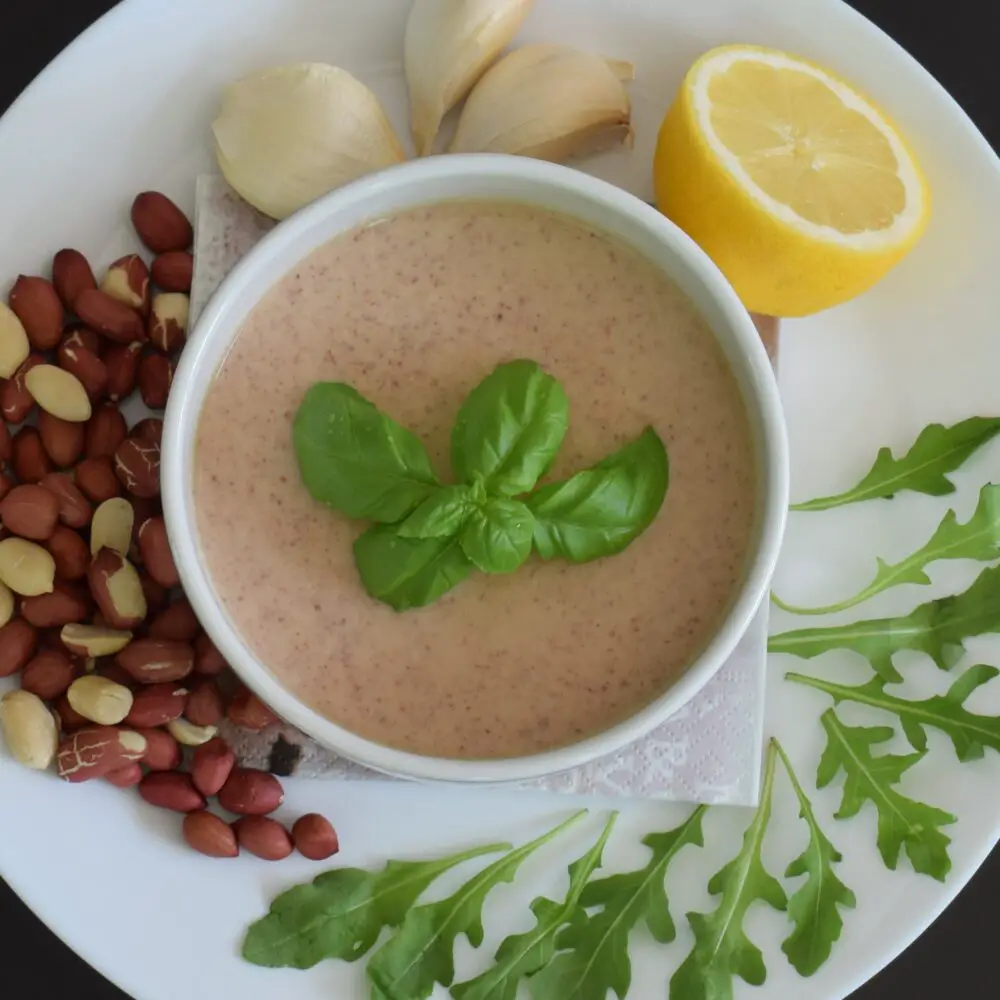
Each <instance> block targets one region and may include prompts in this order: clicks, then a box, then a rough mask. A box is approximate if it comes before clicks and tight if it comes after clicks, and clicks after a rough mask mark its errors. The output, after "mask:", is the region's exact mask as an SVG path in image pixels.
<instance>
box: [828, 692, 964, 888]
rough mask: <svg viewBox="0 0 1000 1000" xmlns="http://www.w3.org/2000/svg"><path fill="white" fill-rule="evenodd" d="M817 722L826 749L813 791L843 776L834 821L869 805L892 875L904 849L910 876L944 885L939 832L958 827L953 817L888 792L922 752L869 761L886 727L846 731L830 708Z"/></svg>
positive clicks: (944, 853)
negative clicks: (952, 825)
mask: <svg viewBox="0 0 1000 1000" xmlns="http://www.w3.org/2000/svg"><path fill="white" fill-rule="evenodd" d="M820 721H821V722H822V723H823V728H824V729H825V730H826V735H827V744H826V749H825V750H824V751H823V756H822V758H821V759H820V762H819V772H818V774H817V776H816V787H817V788H825V787H826V786H827V785H829V784H830V782H831V781H833V779H834V778H835V777H836V776H837V773H838V772H839V771H841V770H843V772H844V774H845V775H846V780H845V782H844V795H843V799H842V801H841V803H840V809H838V810H837V812H836V814H835V815H836V818H837V819H850V818H851V817H852V816H857V814H858V813H859V812H860V811H861V807H862V806H863V805H864V804H865V802H867V801H871V802H872V803H874V805H875V808H876V809H877V810H878V849H879V853H880V854H881V855H882V861H883V862H884V863H885V866H886V868H890V869H892V870H893V871H895V869H896V865H897V863H898V862H899V852H900V851H901V850H904V849H905V851H906V854H907V856H908V857H909V859H910V863H911V864H912V865H913V868H914V871H918V872H920V873H921V874H922V875H930V876H931V877H932V878H935V879H937V880H938V881H939V882H943V881H944V880H945V877H946V876H947V874H948V872H949V871H951V858H950V857H949V856H948V845H949V844H950V843H951V838H949V837H948V836H947V835H946V834H944V833H942V832H941V830H940V827H942V826H947V825H949V824H950V823H955V822H957V821H956V818H955V817H954V816H952V815H951V813H946V812H944V810H942V809H936V808H935V807H934V806H929V805H926V804H925V803H923V802H916V801H914V800H913V799H908V798H906V797H905V796H904V795H901V794H900V793H899V792H897V791H896V790H895V789H894V788H893V787H892V786H893V785H895V784H897V783H898V782H899V780H900V779H901V778H902V776H903V775H904V774H905V773H906V772H907V771H908V770H909V769H910V768H911V767H913V765H914V764H916V763H918V762H919V761H920V760H922V759H923V757H924V754H925V753H926V751H922V752H919V753H912V754H905V755H901V754H884V755H883V756H881V757H874V756H872V752H871V748H872V747H873V746H876V745H877V744H879V743H884V742H885V741H886V740H889V739H892V736H893V731H892V728H891V727H889V726H877V727H873V728H856V727H851V726H845V725H844V724H843V723H842V722H841V721H840V719H838V718H837V715H836V713H835V712H834V711H833V709H832V708H830V709H827V710H826V711H825V712H824V713H823V716H822V718H821V720H820Z"/></svg>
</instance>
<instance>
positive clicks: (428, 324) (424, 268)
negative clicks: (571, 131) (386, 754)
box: [195, 202, 756, 758]
mask: <svg viewBox="0 0 1000 1000" xmlns="http://www.w3.org/2000/svg"><path fill="white" fill-rule="evenodd" d="M514 358H530V359H532V360H534V361H537V362H538V363H539V364H541V365H542V367H543V368H545V369H546V371H548V372H550V373H551V374H552V375H554V376H555V377H556V378H557V379H559V380H560V381H561V382H562V384H563V386H564V387H565V389H566V391H567V393H568V394H569V399H570V429H569V433H568V434H567V437H566V440H565V443H564V445H563V447H562V450H561V452H560V454H559V458H558V460H557V462H556V464H555V466H554V467H553V469H552V471H551V474H550V475H549V476H548V477H547V480H546V481H548V480H552V479H558V478H563V477H565V476H567V475H570V474H572V473H574V472H577V471H579V470H581V469H583V468H586V467H587V466H589V465H592V464H593V463H595V462H597V461H599V460H600V459H602V458H604V457H605V456H606V455H608V454H609V453H610V452H612V451H614V450H615V449H617V448H618V447H620V446H621V445H622V444H624V443H625V442H626V441H629V440H631V439H633V438H635V437H636V436H637V435H638V434H639V433H641V431H642V430H643V428H644V427H646V426H647V425H649V424H652V425H653V427H655V429H656V430H657V432H658V433H659V435H660V437H661V438H662V439H663V441H664V443H665V444H666V446H667V451H668V454H669V458H670V488H669V491H668V493H667V499H666V502H665V503H664V505H663V508H662V510H661V511H660V515H659V517H658V518H657V520H656V521H655V523H654V524H653V525H652V526H651V527H650V528H649V530H648V531H646V533H645V534H643V535H642V536H641V537H640V538H639V539H638V540H637V541H636V542H634V543H633V544H632V545H631V547H630V548H628V549H627V550H626V551H625V552H623V553H621V554H619V555H617V556H613V557H611V558H608V559H602V560H598V561H596V562H593V563H589V564H586V565H581V566H577V565H570V564H568V563H565V562H562V561H558V560H557V561H554V562H551V563H542V562H541V561H540V560H539V559H537V557H532V558H531V559H530V560H529V561H528V563H526V564H525V565H524V566H523V567H522V568H521V569H520V570H518V571H517V572H516V573H514V574H512V575H510V576H490V577H487V576H485V575H483V574H478V573H473V575H472V577H471V578H470V579H469V580H468V581H467V582H465V583H463V584H462V585H461V586H459V587H458V588H457V589H456V590H453V591H452V592H451V593H450V594H448V595H446V596H445V597H444V598H443V599H441V600H440V601H438V602H437V603H436V604H434V605H431V606H430V607H428V608H424V609H420V610H416V611H407V612H404V613H397V612H395V611H393V610H392V609H391V608H389V607H388V606H386V605H384V604H380V603H378V602H377V601H375V600H373V599H372V598H370V597H369V596H368V595H367V594H366V593H365V591H364V589H363V588H362V586H361V583H360V580H359V579H358V576H357V571H356V569H355V566H354V558H353V552H352V544H353V541H354V539H355V538H356V537H357V535H358V534H360V532H361V531H362V530H363V528H364V527H365V526H364V525H363V524H360V523H358V522H352V521H349V520H348V519H346V518H345V517H343V516H341V515H340V514H337V513H334V512H332V511H330V510H329V509H328V508H326V507H324V506H321V505H320V504H318V503H316V502H315V501H313V500H312V498H311V497H310V496H309V494H308V493H307V492H306V489H305V487H304V486H303V485H302V483H301V480H300V477H299V473H298V469H297V465H296V462H295V455H294V452H293V449H292V438H291V424H292V419H293V416H294V413H295V411H296V409H297V407H298V405H299V403H300V402H301V400H302V397H303V395H304V393H305V392H306V390H307V389H308V388H309V386H310V385H312V384H313V383H314V382H317V381H324V380H329V381H342V382H348V383H350V384H352V385H353V386H354V387H355V388H357V389H358V391H359V392H361V393H362V394H363V395H365V396H367V397H368V398H369V399H371V400H372V401H373V402H374V403H375V405H376V406H378V407H379V408H380V409H382V410H383V411H384V412H386V413H388V414H389V415H390V416H392V417H393V418H394V419H395V420H397V421H399V422H400V423H402V424H403V425H404V426H406V427H408V428H409V429H410V430H412V431H414V432H415V433H417V434H419V435H420V436H421V437H422V438H423V440H424V442H425V443H426V445H427V447H428V450H429V452H430V455H431V459H432V461H433V463H434V466H435V469H436V470H437V472H438V474H439V476H441V477H442V481H444V482H449V481H452V480H451V470H450V466H449V462H448V452H449V443H450V434H451V428H452V424H453V422H454V419H455V416H456V414H457V412H458V409H459V407H460V405H461V403H462V401H463V400H464V398H465V396H466V395H467V394H468V392H469V391H470V390H471V389H472V388H473V387H474V386H475V385H476V384H477V383H478V382H479V381H481V380H482V379H483V378H484V377H485V376H486V375H487V374H489V372H491V371H492V370H493V368H494V367H495V366H496V365H497V364H500V363H501V362H504V361H509V360H512V359H514ZM195 490H196V505H197V516H198V527H199V532H200V540H201V544H202V546H203V549H204V552H205V556H206V559H207V564H208V567H209V570H210V572H211V575H212V578H213V581H214V584H215V587H216V590H217V592H218V593H219V595H220V596H221V598H222V600H223V602H224V604H225V606H226V609H227V611H228V613H229V615H230V616H231V618H232V619H233V621H234V622H235V623H236V624H237V626H238V627H239V628H240V629H241V631H242V633H243V635H244V638H245V641H246V642H247V644H248V645H249V646H250V647H251V648H252V649H253V650H254V652H255V653H256V654H257V656H258V657H259V658H260V659H261V660H262V661H263V662H264V663H266V664H267V665H268V666H269V667H270V668H271V670H272V671H273V672H274V674H275V675H276V676H277V678H278V679H279V680H280V681H281V682H282V683H283V684H284V685H285V686H286V687H287V688H288V689H290V690H291V691H293V692H294V693H295V694H296V695H297V696H298V697H299V698H300V699H302V700H303V701H305V702H307V703H308V704H310V705H312V706H313V707H314V708H315V709H316V710H317V711H319V712H320V713H322V714H324V715H326V716H327V717H328V718H330V719H332V720H333V721H335V722H337V723H338V724H340V725H342V726H344V727H346V728H348V729H350V730H352V731H353V732H356V733H358V734H360V735H362V736H364V737H367V738H369V739H372V740H375V741H378V742H380V743H384V744H388V745H391V746H395V747H398V748H402V749H406V750H409V751H412V752H415V753H422V754H428V755H433V756H445V757H460V758H472V757H479V758H496V757H507V756H518V755H523V754H529V753H535V752H539V751H542V750H546V749H551V748H553V747H556V746H560V745H565V744H567V743H572V742H575V741H577V740H579V739H580V738H582V737H584V736H588V735H591V734H593V733H595V732H598V731H600V730H602V729H606V728H607V727H609V726H611V725H613V724H614V723H616V722H618V721H621V720H622V719H624V718H626V717H627V716H629V715H631V714H633V713H634V712H636V711H637V710H638V709H640V708H641V707H643V706H644V705H646V704H647V703H648V702H650V701H651V700H652V699H653V698H655V697H656V696H657V695H659V694H660V693H662V692H663V691H664V690H665V689H666V688H668V687H669V686H670V684H671V682H672V681H674V680H675V679H676V678H677V677H678V676H679V675H680V674H681V673H682V672H683V670H684V668H685V667H686V666H687V664H688V663H690V661H691V660H692V659H693V658H694V657H695V656H697V654H698V653H699V652H700V650H701V649H702V648H703V646H704V644H705V643H706V641H707V640H708V638H709V637H710V635H711V633H712V631H713V629H714V627H715V626H716V625H717V623H718V622H719V620H720V619H721V617H722V616H723V614H724V613H725V611H726V610H727V608H728V606H729V603H730V601H731V600H732V599H733V597H734V594H735V590H736V588H737V586H738V584H739V582H740V580H741V575H742V572H743V567H744V565H745V560H746V557H747V552H748V548H749V545H750V541H751V534H752V525H753V516H754V497H755V493H756V473H755V462H754V458H753V448H752V443H751V435H750V428H749V424H748V418H747V414H746V409H745V406H744V403H743V400H742V398H741V396H740V393H739V390H738V388H737V384H736V380H735V377H734V376H733V374H732V372H731V370H730V368H729V366H728V363H727V362H726V360H725V358H724V356H723V353H722V350H721V348H720V347H719V346H718V344H717V343H716V341H715V339H714V337H713V335H712V334H711V332H710V330H709V328H708V327H707V325H706V324H705V323H704V322H703V320H702V319H701V318H700V316H699V314H698V313H697V312H696V310H695V308H694V306H693V305H692V304H691V303H690V302H689V301H688V300H687V298H686V296H685V295H684V294H683V293H682V292H681V291H680V290H679V289H678V288H677V287H676V286H675V285H674V284H673V283H672V282H671V281H670V280H669V279H668V278H667V277H665V276H664V275H663V274H662V273H661V272H660V271H658V270H657V269H656V268H655V267H654V266H653V265H652V264H650V263H649V262H647V261H646V260H645V259H644V258H642V257H640V256H639V255H638V254H637V253H636V252H634V251H633V250H631V248H628V247H626V246H624V245H622V244H620V243H618V242H616V241H614V240H612V239H610V238H608V237H605V236H604V235H603V234H597V233H594V232H591V231H590V230H588V229H586V228H585V227H583V226H582V225H580V224H578V223H576V222H574V221H572V220H570V219H566V218H563V217H561V216H558V215H555V214H551V213H547V212H544V211H541V210H538V209H534V208H528V207H519V206H514V205H506V204H500V203H475V202H454V203H445V204H439V205H433V206H430V207H427V208H423V209H420V210H415V211H411V212H406V213H401V214H400V215H397V216H394V217H392V218H390V219H387V220H384V221H382V222H379V223H377V224H374V225H371V226H368V227H366V228H363V229H359V230H356V231H354V232H352V233H348V234H345V235H343V236H340V237H338V238H337V239H335V240H334V241H332V242H331V243H329V244H327V245H326V246H323V247H320V248H319V249H318V250H316V251H315V252H314V253H313V254H312V255H311V256H309V257H308V258H306V259H305V260H304V261H303V262H302V263H301V264H300V265H299V266H298V268H297V269H296V270H295V271H294V272H292V273H290V274H288V275H287V276H286V277H285V278H283V279H282V280H281V281H280V282H278V283H277V284H276V285H275V287H274V288H272V289H271V290H270V291H269V292H268V294H267V295H266V296H265V297H264V299H263V300H262V301H261V303H260V304H259V305H258V306H257V307H256V308H255V309H254V311H253V312H252V313H251V315H250V316H249V318H248V320H247V322H246V323H245V325H244V327H243V329H242V330H241V331H240V333H239V334H238V336H237V338H236V341H235V343H234V346H233V348H232V350H231V351H230V353H229V354H228V356H227V357H226V359H225V361H224V363H223V364H222V366H221V368H220V370H219V372H218V374H217V377H216V380H215V382H214V384H213V386H212V387H211V389H210V391H209V393H208V396H207V400H206V403H205V406H204V410H203V412H202V415H201V419H200V424H199V428H198V442H197V449H196V454H195Z"/></svg>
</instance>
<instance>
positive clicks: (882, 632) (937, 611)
mask: <svg viewBox="0 0 1000 1000" xmlns="http://www.w3.org/2000/svg"><path fill="white" fill-rule="evenodd" d="M998 608H1000V566H994V567H992V568H991V569H986V570H983V572H982V573H980V574H979V577H978V578H977V579H976V581H975V583H973V584H972V586H971V587H969V589H968V590H966V591H965V592H964V593H961V594H958V595H956V596H954V597H942V598H940V599H939V600H936V601H929V602H928V603H927V604H921V605H920V607H918V608H915V609H914V610H913V611H911V612H910V614H908V615H903V616H902V617H899V618H872V619H869V620H868V621H860V622H854V623H852V624H850V625H832V626H828V627H826V628H809V629H800V630H799V631H797V632H783V633H782V634H781V635H775V636H772V637H771V638H770V640H769V641H768V644H767V648H768V652H771V653H791V654H792V655H793V656H800V657H802V658H803V659H807V660H808V659H811V658H812V657H814V656H819V655H820V654H821V653H825V652H827V651H828V650H831V649H850V650H853V651H854V652H856V653H860V654H861V655H862V656H864V657H865V658H866V659H867V660H868V661H869V662H870V663H871V665H872V667H873V668H874V669H875V671H876V673H878V674H879V675H880V676H881V677H884V678H885V679H886V680H887V681H892V682H899V681H901V680H902V677H901V676H900V674H899V671H897V670H896V668H895V667H894V666H893V664H892V657H893V656H894V655H895V654H896V653H898V652H899V651H900V650H903V649H915V650H921V651H923V652H925V653H927V655H928V656H930V657H931V659H933V660H934V662H935V663H936V664H937V665H938V666H939V667H940V668H941V669H942V670H950V669H951V668H952V667H953V666H955V664H956V663H957V662H958V661H959V659H960V658H961V656H962V654H963V651H964V647H963V645H962V643H963V641H964V640H965V639H968V638H970V637H972V636H976V635H983V634H985V633H988V632H1000V613H998V611H997V609H998Z"/></svg>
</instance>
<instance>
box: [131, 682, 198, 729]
mask: <svg viewBox="0 0 1000 1000" xmlns="http://www.w3.org/2000/svg"><path fill="white" fill-rule="evenodd" d="M187 699H188V689H187V688H186V687H184V686H182V685H180V684H150V685H149V686H148V687H142V688H139V690H138V691H136V692H135V701H134V702H133V704H132V711H131V712H129V714H128V718H127V719H126V720H125V721H126V722H127V723H128V724H129V725H130V726H137V727H139V728H141V729H145V728H156V727H158V726H165V725H167V723H169V722H173V721H174V720H175V719H179V718H180V717H181V716H182V715H183V714H184V708H185V706H186V705H187ZM170 738H171V739H173V737H172V736H171V737H170ZM175 742H176V741H175Z"/></svg>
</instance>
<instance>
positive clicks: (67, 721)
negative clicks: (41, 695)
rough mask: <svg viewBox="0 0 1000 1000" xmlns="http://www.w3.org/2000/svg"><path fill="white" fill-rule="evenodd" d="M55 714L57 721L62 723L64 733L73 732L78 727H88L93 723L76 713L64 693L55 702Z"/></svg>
mask: <svg viewBox="0 0 1000 1000" xmlns="http://www.w3.org/2000/svg"><path fill="white" fill-rule="evenodd" d="M56 714H57V715H58V716H59V721H60V722H61V723H62V729H63V732H64V733H73V732H76V730H78V729H85V728H89V727H90V726H92V725H93V723H92V722H89V721H88V720H87V719H85V718H84V717H83V716H82V715H80V714H78V713H77V711H76V709H75V708H73V706H72V705H70V703H69V701H68V700H67V699H66V696H65V695H64V696H63V697H62V698H60V699H59V701H58V702H57V703H56Z"/></svg>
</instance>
